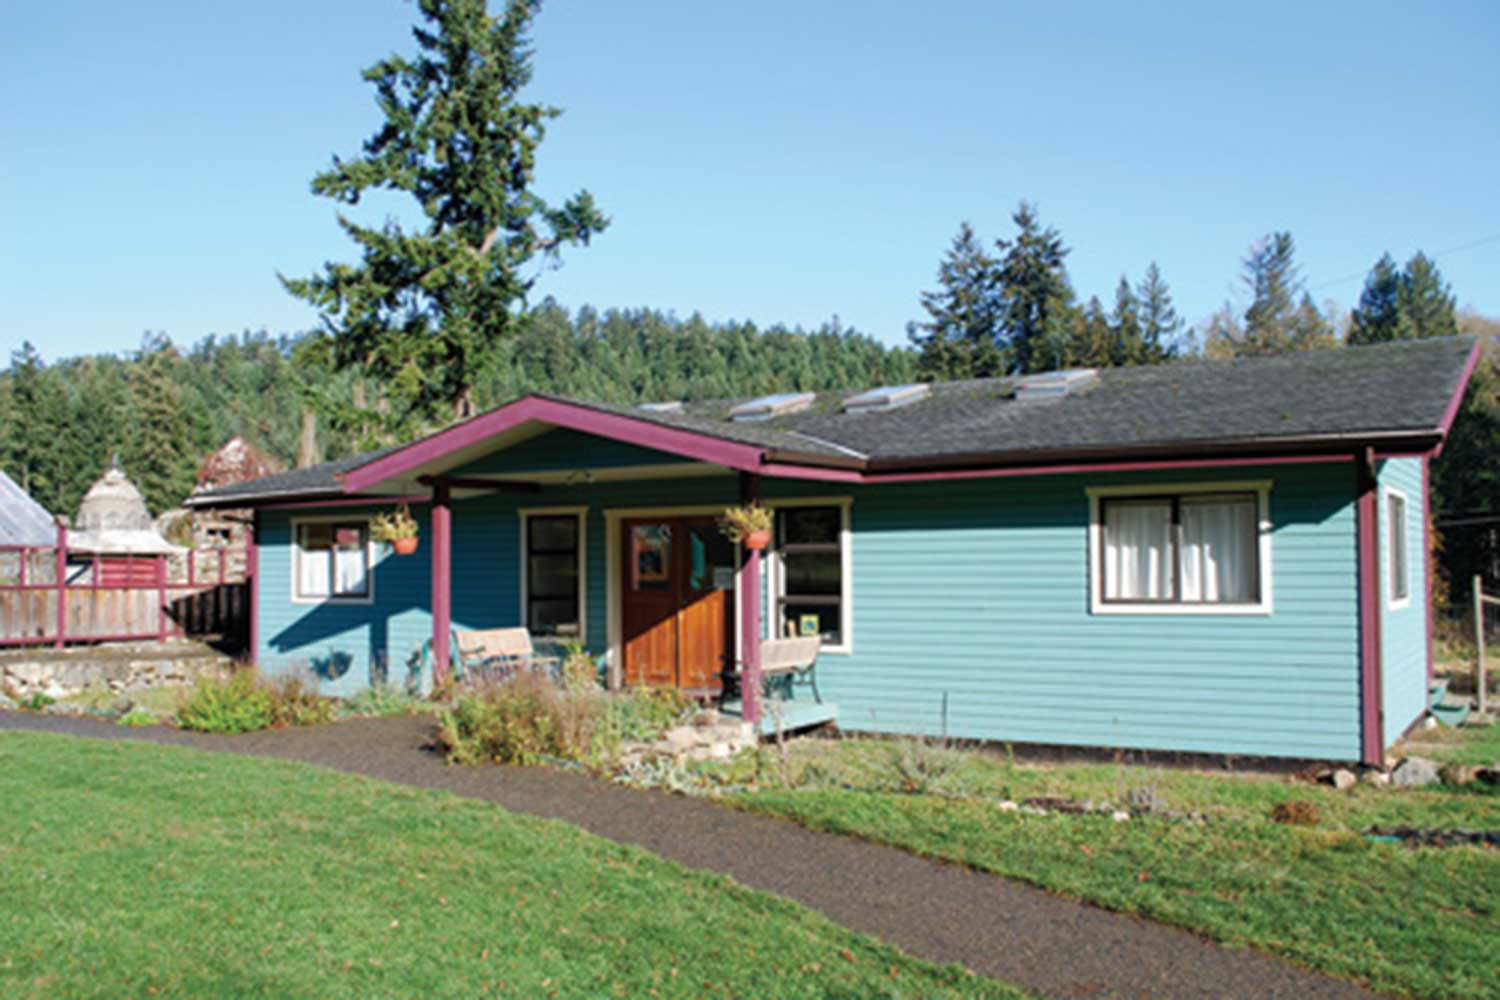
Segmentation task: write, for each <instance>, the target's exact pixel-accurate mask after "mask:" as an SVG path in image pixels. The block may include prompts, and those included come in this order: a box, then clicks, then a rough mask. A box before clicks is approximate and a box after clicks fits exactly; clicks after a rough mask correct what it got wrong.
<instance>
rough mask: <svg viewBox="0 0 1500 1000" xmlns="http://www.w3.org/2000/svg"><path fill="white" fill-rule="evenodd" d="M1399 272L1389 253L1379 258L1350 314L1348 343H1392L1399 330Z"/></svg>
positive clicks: (1366, 278) (1371, 269)
mask: <svg viewBox="0 0 1500 1000" xmlns="http://www.w3.org/2000/svg"><path fill="white" fill-rule="evenodd" d="M1400 298H1401V272H1400V271H1399V270H1397V268H1396V262H1395V261H1394V260H1392V259H1391V255H1390V254H1388V253H1385V254H1381V255H1380V259H1379V260H1377V261H1376V262H1375V266H1374V267H1372V268H1370V273H1369V274H1368V275H1367V276H1366V277H1365V287H1364V290H1363V291H1361V292H1360V293H1359V303H1358V304H1357V305H1356V306H1355V307H1354V309H1353V310H1352V311H1351V312H1350V314H1349V343H1351V344H1378V343H1381V342H1382V341H1386V340H1395V339H1397V337H1399V336H1400V329H1401V307H1400Z"/></svg>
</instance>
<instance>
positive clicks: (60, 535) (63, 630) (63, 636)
mask: <svg viewBox="0 0 1500 1000" xmlns="http://www.w3.org/2000/svg"><path fill="white" fill-rule="evenodd" d="M53 556H54V561H53V566H54V572H56V573H57V579H56V581H54V582H55V583H56V584H57V638H56V639H54V640H53V642H52V644H53V645H54V646H56V647H57V648H58V649H62V648H63V644H64V642H66V640H67V638H68V527H67V525H65V524H63V523H62V521H61V520H58V522H57V549H56V550H55V552H54V553H53Z"/></svg>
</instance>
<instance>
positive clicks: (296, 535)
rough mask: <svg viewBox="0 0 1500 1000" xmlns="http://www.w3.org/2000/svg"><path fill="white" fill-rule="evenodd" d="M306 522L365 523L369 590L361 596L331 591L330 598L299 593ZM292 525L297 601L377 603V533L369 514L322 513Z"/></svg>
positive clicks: (294, 596)
mask: <svg viewBox="0 0 1500 1000" xmlns="http://www.w3.org/2000/svg"><path fill="white" fill-rule="evenodd" d="M304 524H361V525H363V526H364V530H365V581H366V585H365V592H364V593H363V594H359V595H340V594H330V595H328V596H327V597H308V596H306V595H304V594H301V593H298V591H297V581H298V580H301V579H302V557H303V551H302V526H303V525H304ZM291 527H292V566H291V569H292V572H291V574H290V576H291V579H290V580H288V581H287V583H288V586H289V588H290V590H291V598H292V603H293V604H349V605H361V604H374V603H375V535H374V533H373V532H371V531H370V518H369V515H358V514H355V515H350V514H318V515H311V516H307V517H294V518H292V519H291Z"/></svg>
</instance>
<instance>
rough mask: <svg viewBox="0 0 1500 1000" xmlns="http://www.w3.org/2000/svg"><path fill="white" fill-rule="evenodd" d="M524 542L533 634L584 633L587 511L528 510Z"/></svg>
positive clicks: (526, 610)
mask: <svg viewBox="0 0 1500 1000" xmlns="http://www.w3.org/2000/svg"><path fill="white" fill-rule="evenodd" d="M521 543H522V554H521V600H522V605H523V607H522V618H523V620H524V621H525V623H526V628H527V629H529V630H530V631H531V633H532V634H533V635H556V636H581V635H583V627H584V620H583V614H584V600H583V589H584V577H585V570H584V511H583V510H581V509H568V510H539V511H522V512H521Z"/></svg>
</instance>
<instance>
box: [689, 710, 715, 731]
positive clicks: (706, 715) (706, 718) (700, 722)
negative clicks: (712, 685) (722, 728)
mask: <svg viewBox="0 0 1500 1000" xmlns="http://www.w3.org/2000/svg"><path fill="white" fill-rule="evenodd" d="M718 724H719V710H718V709H717V708H705V709H704V710H703V711H701V712H699V713H698V714H697V715H695V716H693V725H695V726H698V727H699V728H700V729H701V728H707V727H709V726H717V725H718Z"/></svg>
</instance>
